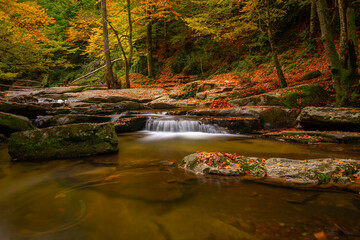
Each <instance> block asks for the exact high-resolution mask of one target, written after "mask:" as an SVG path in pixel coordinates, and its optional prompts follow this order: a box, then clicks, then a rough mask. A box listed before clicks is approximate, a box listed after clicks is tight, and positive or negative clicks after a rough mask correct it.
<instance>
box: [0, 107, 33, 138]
mask: <svg viewBox="0 0 360 240" xmlns="http://www.w3.org/2000/svg"><path fill="white" fill-rule="evenodd" d="M32 129H35V127H34V126H33V125H32V124H31V123H30V120H29V119H28V118H27V117H23V116H18V115H14V114H10V113H3V112H0V133H3V134H5V135H9V134H10V133H13V132H18V131H26V130H32Z"/></svg>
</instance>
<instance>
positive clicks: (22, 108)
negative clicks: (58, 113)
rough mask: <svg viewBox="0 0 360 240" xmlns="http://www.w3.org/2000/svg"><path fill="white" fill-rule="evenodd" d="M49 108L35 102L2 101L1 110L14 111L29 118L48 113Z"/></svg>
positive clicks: (0, 102)
mask: <svg viewBox="0 0 360 240" xmlns="http://www.w3.org/2000/svg"><path fill="white" fill-rule="evenodd" d="M47 110H49V109H47V108H45V107H42V106H38V105H34V104H28V103H23V104H22V103H16V102H4V101H0V112H6V113H12V114H16V115H21V116H25V117H28V118H34V117H36V116H39V115H46V111H47Z"/></svg>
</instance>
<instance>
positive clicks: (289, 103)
mask: <svg viewBox="0 0 360 240" xmlns="http://www.w3.org/2000/svg"><path fill="white" fill-rule="evenodd" d="M328 100H329V94H328V93H327V92H326V90H325V89H324V88H323V87H322V86H319V85H301V86H296V87H289V88H284V89H281V90H277V91H275V92H270V93H264V94H260V95H256V96H250V97H245V98H239V99H234V100H231V101H229V103H230V104H231V105H233V106H237V107H240V106H284V107H290V108H304V107H306V106H324V105H325V104H326V102H327V101H328Z"/></svg>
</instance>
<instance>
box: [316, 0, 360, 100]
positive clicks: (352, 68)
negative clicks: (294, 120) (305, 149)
mask: <svg viewBox="0 0 360 240" xmlns="http://www.w3.org/2000/svg"><path fill="white" fill-rule="evenodd" d="M353 2H354V1H351V0H338V10H339V18H340V42H339V53H338V52H337V50H336V46H335V42H334V34H333V31H332V26H331V19H330V13H329V8H328V5H327V2H326V0H316V7H317V12H318V17H319V22H320V29H321V37H322V41H323V45H324V48H325V53H326V58H327V61H328V63H329V65H330V66H329V67H330V70H331V74H332V78H333V84H334V88H335V90H336V104H337V106H347V105H349V104H350V102H351V94H352V89H353V88H352V87H353V86H354V85H358V84H359V76H358V70H357V62H356V61H357V51H356V48H357V47H356V46H357V40H356V37H355V36H356V27H355V12H354V10H353V9H352V3H353ZM354 31H355V33H354Z"/></svg>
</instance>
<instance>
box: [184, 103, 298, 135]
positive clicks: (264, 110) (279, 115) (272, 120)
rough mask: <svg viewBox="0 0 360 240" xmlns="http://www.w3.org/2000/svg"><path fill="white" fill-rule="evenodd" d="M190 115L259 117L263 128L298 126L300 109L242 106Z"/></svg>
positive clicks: (197, 111) (198, 111) (190, 112)
mask: <svg viewBox="0 0 360 240" xmlns="http://www.w3.org/2000/svg"><path fill="white" fill-rule="evenodd" d="M188 114H189V115H196V116H214V117H223V116H225V117H236V118H255V119H259V120H260V123H261V128H264V129H278V128H287V127H295V126H296V123H297V122H296V118H297V116H298V114H299V112H298V110H296V109H291V108H285V107H279V106H269V107H241V108H228V109H219V110H215V109H212V110H192V111H188Z"/></svg>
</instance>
